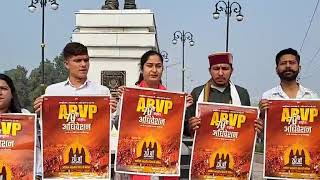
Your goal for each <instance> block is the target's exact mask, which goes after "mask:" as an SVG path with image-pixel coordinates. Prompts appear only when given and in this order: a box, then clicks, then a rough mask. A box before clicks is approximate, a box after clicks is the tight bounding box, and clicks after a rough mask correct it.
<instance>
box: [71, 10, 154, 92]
mask: <svg viewBox="0 0 320 180" xmlns="http://www.w3.org/2000/svg"><path fill="white" fill-rule="evenodd" d="M75 14H76V28H77V29H76V31H75V32H73V34H72V41H74V42H80V43H82V44H84V45H86V46H87V47H88V51H89V56H90V61H91V63H90V70H89V73H88V77H89V79H90V80H92V81H95V82H97V83H100V84H103V85H105V86H107V87H109V89H111V90H113V89H115V88H117V87H118V86H119V85H123V84H124V85H126V86H133V85H134V83H135V82H136V81H137V80H138V77H139V66H138V64H139V61H140V57H141V56H142V54H143V53H144V52H146V51H148V50H150V49H154V50H158V41H157V30H156V24H155V19H154V14H153V12H151V11H150V10H147V9H130V10H80V11H79V12H76V13H75Z"/></svg>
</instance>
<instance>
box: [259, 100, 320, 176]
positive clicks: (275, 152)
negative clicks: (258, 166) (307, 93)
mask: <svg viewBox="0 0 320 180" xmlns="http://www.w3.org/2000/svg"><path fill="white" fill-rule="evenodd" d="M319 108H320V101H319V100H269V108H268V110H267V112H266V123H265V145H264V147H265V151H264V152H265V157H264V158H265V159H264V162H265V163H264V164H265V165H264V166H265V167H264V177H266V178H273V179H319V178H320V172H319V170H320V149H319V142H320V136H319V135H320V115H319Z"/></svg>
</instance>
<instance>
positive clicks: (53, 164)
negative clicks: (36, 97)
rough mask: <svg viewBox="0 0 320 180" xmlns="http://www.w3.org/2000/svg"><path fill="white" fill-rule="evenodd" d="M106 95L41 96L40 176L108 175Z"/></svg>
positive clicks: (108, 110)
mask: <svg viewBox="0 0 320 180" xmlns="http://www.w3.org/2000/svg"><path fill="white" fill-rule="evenodd" d="M109 101H110V97H108V96H64V97H62V96H60V97H58V96H45V97H44V101H43V105H42V124H43V138H42V140H43V141H42V142H43V143H42V149H43V170H44V171H43V172H44V178H66V179H70V178H82V179H84V178H87V179H88V178H90V179H101V178H107V179H108V178H110V152H109V132H110V106H109Z"/></svg>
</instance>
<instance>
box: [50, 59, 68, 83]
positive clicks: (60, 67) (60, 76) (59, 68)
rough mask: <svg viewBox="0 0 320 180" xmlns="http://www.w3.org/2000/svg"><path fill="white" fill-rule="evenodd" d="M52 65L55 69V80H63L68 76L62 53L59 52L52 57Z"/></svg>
mask: <svg viewBox="0 0 320 180" xmlns="http://www.w3.org/2000/svg"><path fill="white" fill-rule="evenodd" d="M53 62H54V66H55V69H56V72H57V74H56V78H57V82H61V81H65V80H66V79H67V77H68V74H69V73H68V70H67V69H66V68H65V66H64V58H63V55H62V54H60V55H59V56H56V57H55V58H54V59H53Z"/></svg>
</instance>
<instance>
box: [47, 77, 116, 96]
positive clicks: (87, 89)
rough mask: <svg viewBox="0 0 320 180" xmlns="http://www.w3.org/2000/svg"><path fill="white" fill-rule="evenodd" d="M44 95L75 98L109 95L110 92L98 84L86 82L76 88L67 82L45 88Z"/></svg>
mask: <svg viewBox="0 0 320 180" xmlns="http://www.w3.org/2000/svg"><path fill="white" fill-rule="evenodd" d="M45 95H49V96H76V95H111V94H110V90H109V89H108V88H107V87H105V86H102V85H100V84H96V83H94V82H92V81H89V80H86V81H85V82H84V83H83V84H82V85H81V86H80V87H78V88H76V87H75V86H74V85H72V84H71V82H70V81H69V79H68V80H66V81H63V82H60V83H56V84H52V85H50V86H48V87H47V89H46V92H45Z"/></svg>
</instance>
